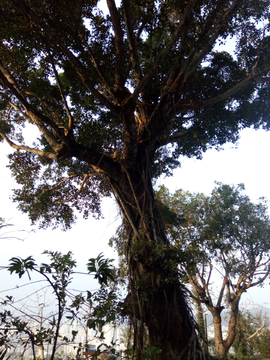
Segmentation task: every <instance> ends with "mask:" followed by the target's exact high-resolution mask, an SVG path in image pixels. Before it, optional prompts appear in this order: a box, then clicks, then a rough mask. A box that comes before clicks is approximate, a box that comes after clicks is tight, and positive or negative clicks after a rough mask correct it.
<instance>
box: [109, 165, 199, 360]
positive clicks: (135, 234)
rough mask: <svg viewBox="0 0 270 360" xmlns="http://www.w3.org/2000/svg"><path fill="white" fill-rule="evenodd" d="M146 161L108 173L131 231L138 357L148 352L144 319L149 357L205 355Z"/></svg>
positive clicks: (129, 246)
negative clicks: (117, 174) (118, 173)
mask: <svg viewBox="0 0 270 360" xmlns="http://www.w3.org/2000/svg"><path fill="white" fill-rule="evenodd" d="M144 166H145V164H144V161H143V160H142V162H141V166H140V164H139V165H138V166H137V168H136V169H134V168H132V169H126V168H125V167H124V166H122V175H121V177H120V178H119V179H118V181H115V180H113V179H111V178H110V179H108V178H107V181H108V182H109V184H110V186H111V189H112V191H113V193H114V195H115V197H116V200H117V202H118V204H119V207H120V209H121V211H122V214H123V218H124V226H125V231H126V234H127V244H126V248H127V254H126V256H127V259H128V270H129V281H130V283H129V287H130V295H129V300H130V301H129V305H130V307H129V309H128V311H129V315H130V316H131V318H132V321H133V326H134V331H135V339H134V341H135V345H136V352H137V353H136V355H137V359H141V358H142V356H143V355H145V352H144V350H145V344H144V343H143V341H144V340H143V339H144V337H143V335H144V329H145V325H146V327H147V329H148V333H149V345H150V348H149V351H151V354H152V355H151V359H157V360H165V359H166V360H174V359H177V360H179V359H185V360H195V359H196V360H199V359H204V355H203V352H202V349H201V346H200V343H199V340H198V337H197V334H196V332H195V326H194V325H195V324H194V320H193V318H192V316H191V314H190V310H189V308H188V305H187V302H186V298H185V293H184V291H183V289H182V287H181V284H180V282H179V275H178V268H177V261H176V259H175V256H174V255H173V252H172V251H171V250H172V249H171V247H170V244H169V242H168V240H167V238H166V235H165V230H164V225H163V221H162V218H161V217H160V214H159V211H158V208H157V205H156V203H155V200H154V193H153V188H152V184H151V176H150V174H149V169H148V170H147V168H144ZM144 170H145V171H144Z"/></svg>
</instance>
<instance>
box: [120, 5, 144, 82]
mask: <svg viewBox="0 0 270 360" xmlns="http://www.w3.org/2000/svg"><path fill="white" fill-rule="evenodd" d="M123 5H124V14H125V23H126V29H127V35H128V41H129V49H130V60H131V63H132V66H133V70H134V73H135V76H136V80H137V84H139V83H140V82H141V80H142V71H141V67H140V62H139V58H138V52H137V46H136V40H135V36H134V31H133V28H132V19H131V14H130V8H129V1H127V0H124V1H123Z"/></svg>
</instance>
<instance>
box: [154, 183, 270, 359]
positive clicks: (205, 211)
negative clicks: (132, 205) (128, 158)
mask: <svg viewBox="0 0 270 360" xmlns="http://www.w3.org/2000/svg"><path fill="white" fill-rule="evenodd" d="M243 190H244V186H243V185H238V186H236V187H234V186H229V185H223V184H218V186H217V187H216V188H215V189H214V190H213V191H212V193H211V195H210V196H206V195H204V194H191V193H189V192H184V191H181V190H178V191H176V192H175V193H174V194H173V195H171V194H170V193H169V192H168V190H167V189H166V188H164V187H161V189H160V190H159V192H158V198H159V199H160V201H162V203H163V208H164V207H165V206H166V208H167V213H168V214H169V213H170V212H173V213H174V214H176V215H178V218H177V216H175V218H173V216H171V217H170V218H169V217H168V216H167V219H173V220H174V221H170V224H168V226H167V231H168V238H170V240H171V242H172V243H173V244H174V246H175V247H176V248H179V251H180V252H183V251H184V254H183V257H182V258H183V261H182V266H183V264H184V262H185V263H186V265H185V270H186V275H185V277H186V281H187V282H188V283H189V284H190V285H191V286H192V288H193V290H194V291H193V292H190V295H191V296H192V297H193V298H194V299H195V301H199V302H201V303H202V304H204V305H205V306H206V308H207V309H208V310H209V311H210V313H211V314H212V316H213V323H214V337H215V351H216V355H217V356H218V357H219V358H223V357H224V356H225V355H226V353H227V352H228V350H229V349H230V347H231V346H232V344H233V342H234V339H235V332H236V326H237V316H238V312H239V302H240V299H241V296H242V295H243V293H244V292H246V291H247V290H248V289H250V288H252V287H255V286H262V285H263V284H264V282H265V280H266V279H267V278H268V277H269V274H270V244H269V238H270V219H269V216H268V207H267V202H266V201H265V200H264V199H260V201H259V202H258V203H253V202H252V201H251V200H250V198H249V197H248V196H246V195H244V194H243ZM165 210H166V209H165ZM169 211H170V212H169ZM165 219H166V217H165ZM183 249H184V250H183ZM218 279H220V280H219V285H218V286H217V283H218ZM214 284H215V285H216V286H215V285H214ZM224 309H226V310H227V312H229V325H228V331H227V335H226V336H224V334H223V333H222V318H221V313H222V311H223V310H224Z"/></svg>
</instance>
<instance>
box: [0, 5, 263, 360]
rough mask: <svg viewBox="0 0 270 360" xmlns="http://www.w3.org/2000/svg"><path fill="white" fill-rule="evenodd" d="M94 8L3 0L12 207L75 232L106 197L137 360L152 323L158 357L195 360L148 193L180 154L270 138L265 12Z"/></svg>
mask: <svg viewBox="0 0 270 360" xmlns="http://www.w3.org/2000/svg"><path fill="white" fill-rule="evenodd" d="M98 5H99V3H98V2H97V1H95V0H78V1H72V0H63V1H61V2H58V1H55V0H47V1H42V0H41V1H40V0H39V1H36V0H1V1H0V20H1V29H0V37H1V45H0V83H1V92H0V95H1V99H0V105H1V122H0V134H1V136H2V139H4V140H5V141H6V142H7V143H8V144H9V145H10V146H11V147H13V148H14V149H16V150H17V151H16V152H14V153H13V155H11V157H10V158H11V169H12V172H13V175H14V176H15V177H16V180H17V182H18V183H19V184H20V187H19V189H17V190H16V191H15V194H14V200H15V201H18V203H19V208H20V209H21V210H22V211H23V212H27V213H28V214H29V216H30V218H31V220H32V221H33V222H35V221H39V222H40V225H41V226H43V227H46V226H48V225H52V226H58V225H61V224H62V225H63V227H64V228H68V227H69V226H70V225H71V224H72V222H73V221H74V218H75V215H74V211H75V210H79V211H81V212H82V213H83V215H84V216H85V217H87V216H88V213H89V212H92V213H94V214H97V215H98V214H99V202H100V199H101V198H102V196H103V195H108V194H110V193H112V194H113V195H114V196H115V199H116V201H117V203H118V205H119V208H120V211H121V213H122V216H123V220H124V224H125V229H126V234H127V246H126V254H127V263H128V269H129V280H130V285H129V286H130V292H131V294H130V297H129V300H130V301H127V306H126V311H127V312H129V313H130V315H131V317H132V319H133V322H134V328H135V335H136V336H135V341H134V344H135V346H136V349H137V356H138V359H140V358H141V356H142V353H143V329H144V328H145V326H144V324H145V325H146V326H147V327H148V330H149V339H150V345H151V346H152V348H153V353H154V352H155V349H156V355H155V356H156V358H158V359H196V358H200V356H201V351H200V349H199V345H198V340H197V338H196V335H195V331H194V326H193V321H192V319H191V317H190V315H189V310H188V308H187V306H186V301H185V296H184V294H183V291H182V288H181V286H180V282H179V279H178V272H177V259H175V256H174V253H173V252H172V251H171V248H170V244H169V241H168V239H167V237H166V233H165V230H164V225H163V220H162V217H161V215H160V212H159V210H158V208H157V206H156V202H155V198H154V193H153V185H152V184H153V179H155V178H157V177H158V176H159V175H161V174H169V173H170V172H171V171H172V170H173V169H174V168H175V167H177V166H178V165H179V161H178V158H179V156H180V155H186V156H190V157H191V156H197V157H200V156H201V154H202V153H203V152H204V151H205V150H207V149H208V148H209V147H211V146H215V147H219V146H220V145H222V144H224V143H225V142H227V141H236V140H237V138H238V133H239V130H240V129H242V128H243V127H249V126H252V125H253V126H255V127H259V126H263V127H264V128H268V127H269V124H268V119H269V87H268V83H269V80H270V78H269V70H270V65H269V64H270V62H269V59H270V52H269V45H270V37H269V2H268V0H258V1H256V2H254V1H251V0H222V1H216V0H190V1H179V0H167V1H161V0H159V1H151V0H140V1H134V0H130V1H128V0H123V1H122V2H121V3H120V4H119V5H118V4H116V3H115V1H114V0H107V2H106V4H104V9H106V10H104V12H102V11H101V10H100V9H99V8H98ZM227 42H231V44H232V47H233V48H234V50H231V51H230V53H229V52H226V51H224V47H223V44H224V43H227ZM26 124H27V125H26ZM34 128H35V129H36V130H34ZM33 137H35V141H34V142H33V143H31V142H32V141H33ZM198 177H199V176H198ZM160 248H163V250H164V249H166V256H164V255H161V254H164V251H163V252H161V251H159V250H160ZM171 263H175V264H174V266H170V267H169V266H167V264H171ZM128 304H130V307H129V306H128ZM128 308H129V309H128ZM152 358H154V355H152Z"/></svg>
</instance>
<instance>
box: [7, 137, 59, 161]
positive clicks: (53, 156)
mask: <svg viewBox="0 0 270 360" xmlns="http://www.w3.org/2000/svg"><path fill="white" fill-rule="evenodd" d="M0 135H1V136H2V137H3V138H4V139H5V141H6V142H7V143H8V144H9V146H11V147H12V148H13V149H16V150H25V151H27V152H30V153H33V154H37V155H39V156H41V157H43V158H44V159H51V160H56V159H57V155H56V154H54V153H50V152H45V151H41V150H38V149H34V148H30V147H28V146H25V145H17V144H15V143H14V142H12V141H11V140H10V139H9V138H8V137H7V136H6V135H5V134H3V133H2V132H0Z"/></svg>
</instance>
